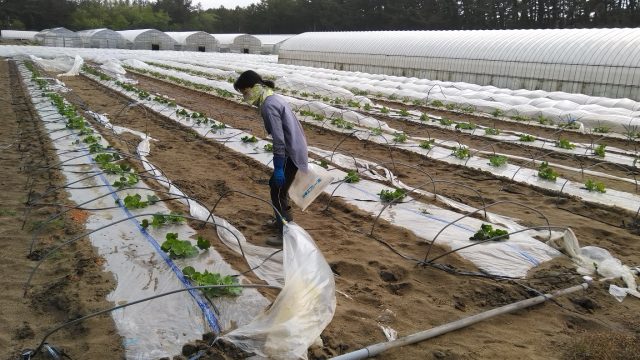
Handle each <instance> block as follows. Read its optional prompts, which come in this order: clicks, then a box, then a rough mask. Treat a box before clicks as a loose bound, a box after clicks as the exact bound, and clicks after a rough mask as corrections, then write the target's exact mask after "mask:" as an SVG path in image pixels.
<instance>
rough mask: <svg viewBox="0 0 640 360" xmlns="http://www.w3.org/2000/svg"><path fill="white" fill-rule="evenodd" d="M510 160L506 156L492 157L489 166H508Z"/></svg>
mask: <svg viewBox="0 0 640 360" xmlns="http://www.w3.org/2000/svg"><path fill="white" fill-rule="evenodd" d="M507 161H508V158H507V157H506V156H504V155H492V156H490V157H489V164H490V165H491V166H493V167H500V166H504V165H506V164H507Z"/></svg>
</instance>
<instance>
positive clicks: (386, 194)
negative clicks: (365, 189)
mask: <svg viewBox="0 0 640 360" xmlns="http://www.w3.org/2000/svg"><path fill="white" fill-rule="evenodd" d="M378 196H380V200H382V202H386V203H388V202H392V201H394V202H399V201H401V200H402V199H404V198H405V197H406V196H407V191H406V190H404V189H395V190H393V191H391V190H381V191H380V192H379V193H378Z"/></svg>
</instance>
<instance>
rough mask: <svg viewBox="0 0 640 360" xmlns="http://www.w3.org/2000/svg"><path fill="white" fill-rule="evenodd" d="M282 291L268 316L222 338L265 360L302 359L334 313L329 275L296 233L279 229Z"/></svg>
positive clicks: (300, 231) (307, 242)
mask: <svg viewBox="0 0 640 360" xmlns="http://www.w3.org/2000/svg"><path fill="white" fill-rule="evenodd" d="M283 250H284V269H285V273H284V277H285V286H284V288H283V289H282V291H281V292H280V294H279V295H278V297H277V298H276V300H275V301H274V302H273V304H272V305H271V307H270V308H269V310H267V311H265V312H264V313H262V314H261V315H260V316H258V317H257V318H255V320H254V321H252V322H251V323H250V324H248V325H246V326H243V327H240V328H238V329H236V330H234V331H232V332H230V333H228V334H226V335H225V336H224V339H227V340H229V341H231V342H232V343H234V344H235V345H237V346H238V347H240V348H241V349H243V350H245V351H249V352H253V353H256V354H257V355H259V356H261V357H265V358H269V359H306V358H307V350H308V348H309V346H311V345H312V344H314V343H316V342H317V341H318V339H319V337H320V333H322V330H324V328H325V327H326V326H327V325H328V324H329V323H330V322H331V319H332V318H333V314H334V312H335V309H336V297H335V282H334V278H333V272H332V271H331V268H330V267H329V264H327V262H326V260H325V259H324V257H323V256H322V253H321V252H320V250H319V249H318V248H317V247H316V244H315V243H314V241H313V240H312V239H311V236H309V234H307V232H306V231H304V230H303V229H302V228H301V227H299V226H298V225H295V224H288V225H287V226H285V228H284V245H283Z"/></svg>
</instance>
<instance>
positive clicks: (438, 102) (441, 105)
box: [429, 100, 444, 107]
mask: <svg viewBox="0 0 640 360" xmlns="http://www.w3.org/2000/svg"><path fill="white" fill-rule="evenodd" d="M429 105H431V106H433V107H443V106H444V104H443V103H442V101H440V100H433V101H432V102H431V104H429Z"/></svg>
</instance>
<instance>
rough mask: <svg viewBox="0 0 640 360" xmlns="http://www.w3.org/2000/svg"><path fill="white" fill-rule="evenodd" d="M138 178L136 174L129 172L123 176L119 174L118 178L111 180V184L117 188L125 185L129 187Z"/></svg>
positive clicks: (136, 181) (138, 179) (135, 182)
mask: <svg viewBox="0 0 640 360" xmlns="http://www.w3.org/2000/svg"><path fill="white" fill-rule="evenodd" d="M138 181H140V178H139V177H138V175H137V174H133V173H129V174H126V175H125V176H121V177H120V179H119V180H116V181H114V182H113V186H115V187H116V188H118V189H124V188H125V187H130V186H133V185H135V184H137V183H138Z"/></svg>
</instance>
